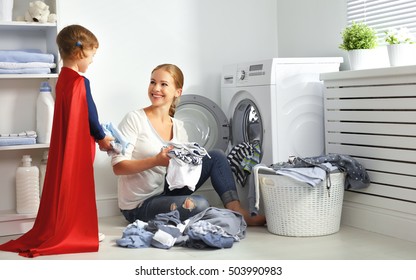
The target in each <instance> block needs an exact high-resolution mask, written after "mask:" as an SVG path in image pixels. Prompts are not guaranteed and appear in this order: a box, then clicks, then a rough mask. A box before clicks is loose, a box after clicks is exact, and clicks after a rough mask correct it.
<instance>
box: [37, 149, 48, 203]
mask: <svg viewBox="0 0 416 280" xmlns="http://www.w3.org/2000/svg"><path fill="white" fill-rule="evenodd" d="M48 154H49V153H48V151H44V152H43V158H42V160H41V161H40V165H39V177H40V178H39V195H40V196H42V190H43V183H44V182H45V174H46V165H47V164H48Z"/></svg>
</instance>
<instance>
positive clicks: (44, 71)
mask: <svg viewBox="0 0 416 280" xmlns="http://www.w3.org/2000/svg"><path fill="white" fill-rule="evenodd" d="M50 73H51V68H20V69H5V68H0V74H50Z"/></svg>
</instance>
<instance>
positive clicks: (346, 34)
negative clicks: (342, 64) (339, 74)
mask: <svg viewBox="0 0 416 280" xmlns="http://www.w3.org/2000/svg"><path fill="white" fill-rule="evenodd" d="M341 34H342V44H340V45H339V48H340V49H342V50H346V51H347V52H348V58H349V61H350V68H351V70H359V69H366V68H374V65H375V62H377V59H376V58H375V57H374V55H373V54H372V53H373V50H374V49H375V48H376V47H377V36H376V32H375V30H374V29H373V28H371V27H370V26H368V25H367V24H365V23H362V22H361V23H357V22H353V23H352V24H351V26H348V27H346V28H345V29H344V30H343V32H342V33H341Z"/></svg>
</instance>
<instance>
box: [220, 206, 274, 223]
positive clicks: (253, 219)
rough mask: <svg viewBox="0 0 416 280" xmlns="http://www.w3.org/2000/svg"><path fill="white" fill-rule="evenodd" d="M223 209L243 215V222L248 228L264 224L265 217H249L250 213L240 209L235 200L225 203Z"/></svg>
mask: <svg viewBox="0 0 416 280" xmlns="http://www.w3.org/2000/svg"><path fill="white" fill-rule="evenodd" d="M225 208H227V209H230V210H233V211H235V212H238V213H240V214H241V215H243V217H244V220H245V221H246V223H247V225H248V226H264V225H265V224H266V217H265V216H263V215H257V216H251V215H250V213H249V212H248V211H247V210H245V209H244V208H242V207H241V204H240V201H238V200H235V201H231V202H229V203H227V205H225Z"/></svg>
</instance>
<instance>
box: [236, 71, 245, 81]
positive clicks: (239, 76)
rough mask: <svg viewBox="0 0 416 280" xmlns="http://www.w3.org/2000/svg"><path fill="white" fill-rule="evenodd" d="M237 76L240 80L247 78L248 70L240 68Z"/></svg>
mask: <svg viewBox="0 0 416 280" xmlns="http://www.w3.org/2000/svg"><path fill="white" fill-rule="evenodd" d="M237 78H238V80H240V81H243V80H244V79H245V78H246V70H244V69H243V70H240V71H239V72H238V73H237Z"/></svg>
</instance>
